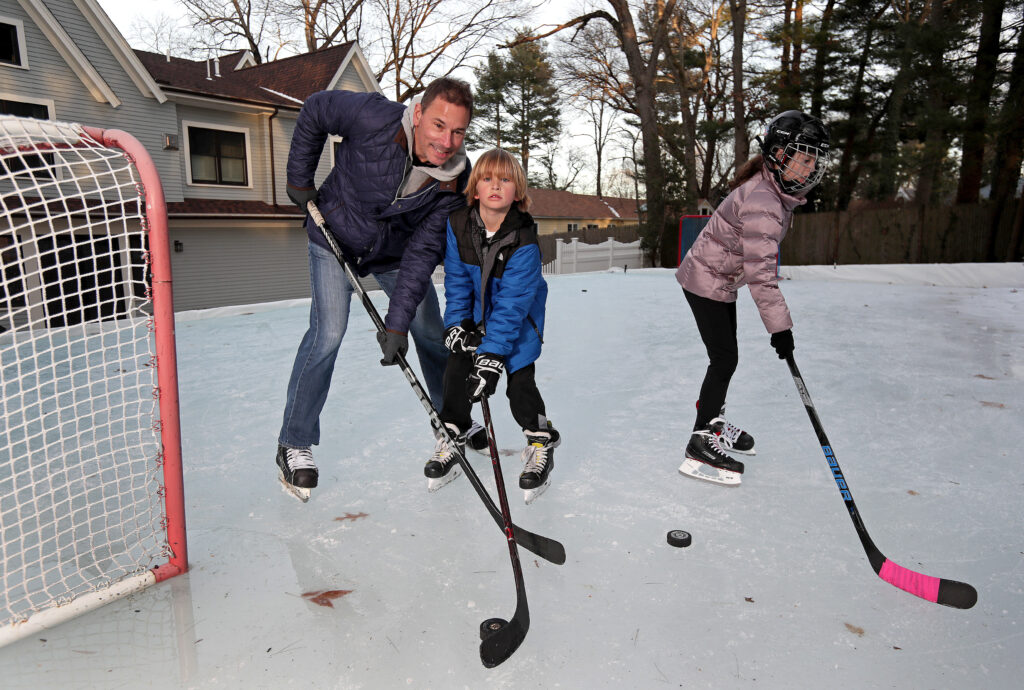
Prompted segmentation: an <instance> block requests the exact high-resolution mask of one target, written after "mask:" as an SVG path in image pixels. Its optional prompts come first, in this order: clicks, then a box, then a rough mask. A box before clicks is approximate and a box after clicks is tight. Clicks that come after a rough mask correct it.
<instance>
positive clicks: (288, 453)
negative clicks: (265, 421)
mask: <svg viewBox="0 0 1024 690" xmlns="http://www.w3.org/2000/svg"><path fill="white" fill-rule="evenodd" d="M277 468H278V470H279V472H278V475H279V478H280V480H281V486H283V487H284V490H285V491H287V492H288V493H289V494H291V495H292V496H294V497H295V498H297V499H299V500H300V501H302V502H303V503H305V502H307V501H308V500H309V496H310V489H315V488H316V485H317V482H318V481H319V478H320V473H319V472H318V471H317V469H316V463H314V462H313V451H311V450H310V449H309V448H286V447H285V446H281V445H279V446H278V447H277Z"/></svg>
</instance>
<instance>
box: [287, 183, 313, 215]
mask: <svg viewBox="0 0 1024 690" xmlns="http://www.w3.org/2000/svg"><path fill="white" fill-rule="evenodd" d="M287 190H288V198H289V199H291V200H292V203H293V204H295V205H296V206H298V207H299V208H300V209H302V212H303V213H305V212H306V205H307V204H308V203H309V202H310V201H312V202H314V203H316V200H317V197H318V196H319V192H317V191H316V187H310V188H308V189H299V188H298V187H293V186H291V184H289V185H288V186H287Z"/></svg>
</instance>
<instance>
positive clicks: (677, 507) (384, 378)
mask: <svg viewBox="0 0 1024 690" xmlns="http://www.w3.org/2000/svg"><path fill="white" fill-rule="evenodd" d="M939 268H940V269H941V267H939ZM997 268H998V269H999V271H1001V272H1002V275H1003V277H1001V278H1000V277H999V276H997V275H996V271H994V270H993V271H992V272H991V273H990V272H989V269H988V268H986V267H984V266H978V265H966V266H959V267H957V269H958V270H959V272H958V271H955V270H946V271H942V270H936V267H927V266H924V267H903V268H902V269H898V270H897V269H892V268H887V270H886V272H883V271H881V270H876V271H873V270H872V268H871V267H858V270H857V271H855V272H852V271H851V272H847V271H845V270H838V271H835V270H831V269H820V270H818V271H814V272H810V271H808V272H799V271H796V272H793V273H790V274H789V275H795V276H796V278H795V279H793V280H784V281H783V283H782V286H781V287H782V291H783V294H784V295H785V297H786V300H787V302H788V304H789V308H790V310H791V312H792V314H793V319H794V322H795V326H794V329H793V332H794V336H795V343H796V351H795V353H794V354H795V358H796V361H797V363H798V365H799V366H800V368H801V371H802V373H803V377H804V381H805V383H806V386H807V389H808V391H809V393H810V396H811V398H812V399H813V401H814V404H815V406H816V408H817V411H818V415H819V417H820V418H821V421H822V424H823V426H824V428H825V430H826V433H827V435H828V437H829V440H830V442H831V445H832V449H833V452H834V454H835V457H836V458H837V460H838V462H839V464H840V466H841V468H842V470H843V472H844V475H845V478H846V480H847V482H848V485H849V488H850V490H851V491H852V494H853V496H854V498H855V500H856V503H857V507H858V508H859V510H860V513H861V515H862V518H863V520H864V523H865V526H866V528H867V530H868V531H869V533H870V535H871V537H872V539H873V540H874V542H875V543H876V544H877V545H878V547H879V548H880V549H881V551H882V552H883V553H884V554H885V555H886V556H887V557H889V558H890V559H892V560H894V561H895V562H897V563H899V564H900V565H903V566H904V567H907V568H910V569H913V570H915V571H919V572H922V573H924V574H926V575H931V576H935V577H942V578H948V579H954V580H960V581H963V582H967V583H970V584H971V585H973V586H974V587H975V588H976V589H977V590H978V593H979V599H978V603H977V605H976V606H974V607H973V608H971V609H969V610H959V609H953V608H947V607H943V606H939V605H936V604H933V603H931V602H928V601H925V600H923V599H920V598H917V597H915V596H912V595H910V594H907V593H906V592H903V591H902V590H899V589H897V588H895V587H893V586H891V585H890V584H888V583H886V582H884V581H883V580H881V579H880V578H879V577H877V576H876V575H875V573H874V572H873V570H872V569H871V567H870V565H869V564H868V561H867V558H866V557H865V555H864V551H863V549H862V547H861V544H860V542H859V540H858V539H857V535H856V532H855V530H854V528H853V526H852V525H851V522H850V518H849V515H848V514H847V511H846V508H845V507H844V503H843V500H842V499H841V497H840V495H839V492H838V490H837V487H836V484H835V482H834V480H833V477H832V472H831V470H830V469H829V466H828V464H827V463H826V460H825V457H824V455H823V453H822V449H821V448H820V447H819V445H818V443H817V440H816V438H815V435H814V431H813V429H812V427H811V425H810V422H809V420H808V418H807V415H806V413H805V410H804V407H803V404H802V402H801V399H800V397H799V395H798V394H797V390H796V387H795V386H794V382H793V380H792V378H791V377H790V375H789V371H788V369H787V368H786V366H785V365H784V364H783V363H782V362H780V361H779V360H778V359H777V358H776V357H775V354H774V352H773V351H772V349H771V347H770V345H769V342H768V335H767V333H765V331H764V327H763V325H762V324H761V321H760V318H759V317H758V314H757V312H756V309H755V308H754V306H753V303H752V301H751V299H750V297H749V294H748V293H747V291H745V290H744V291H741V295H740V300H739V303H738V308H737V315H738V333H739V345H740V364H739V368H738V370H737V372H736V375H735V377H734V379H733V383H732V386H731V388H730V394H729V402H728V409H727V412H728V417H729V419H730V420H731V421H733V422H735V423H736V424H738V425H739V426H741V427H742V428H744V429H746V430H747V431H749V432H750V433H751V434H752V435H753V436H754V438H755V440H756V450H757V454H756V455H754V456H746V457H743V458H741V459H742V460H743V461H744V462H745V464H746V468H747V469H746V472H745V473H744V476H743V483H742V485H741V486H739V487H735V488H730V487H723V486H718V485H714V484H710V483H708V482H702V481H699V480H695V479H692V478H690V477H685V476H682V475H680V474H679V473H678V471H677V467H678V465H679V463H680V462H681V461H682V455H683V449H684V447H685V444H686V440H687V438H688V436H689V432H690V429H691V427H692V422H693V416H694V410H693V404H694V399H695V397H696V395H697V391H698V388H699V385H700V380H701V377H702V376H703V372H704V366H705V359H704V357H705V355H704V352H703V347H702V345H701V343H700V339H699V336H698V334H697V332H696V328H695V326H694V323H693V319H692V316H691V315H690V313H689V310H688V308H687V306H686V303H685V301H684V300H683V298H682V295H681V293H680V290H679V287H678V285H677V284H676V282H675V280H674V277H673V274H672V271H671V270H667V269H644V270H629V271H628V272H622V271H620V270H615V271H611V272H605V273H589V274H577V275H564V276H550V277H548V279H547V280H548V284H549V289H550V291H549V296H548V302H547V319H546V332H545V346H544V351H543V353H542V355H541V358H540V360H539V361H538V363H537V367H538V369H537V380H538V385H539V387H540V390H541V392H542V394H543V395H544V398H545V402H546V404H547V410H548V416H549V417H550V419H551V420H552V422H553V423H554V425H555V426H556V427H557V428H558V429H559V431H560V432H561V435H562V439H563V441H562V445H561V446H560V447H559V448H558V449H557V450H556V452H555V468H554V472H553V475H552V477H553V479H552V486H551V488H550V489H548V491H547V492H546V493H545V494H544V495H543V496H541V497H540V498H539V499H538V500H537V501H535V502H534V503H532V504H531V505H528V506H527V505H524V504H523V500H522V496H521V493H520V492H519V491H518V489H517V488H515V478H516V476H517V474H518V472H519V470H520V467H519V460H518V458H519V451H520V449H521V448H522V446H523V444H524V440H523V437H522V434H521V432H520V430H519V429H518V428H517V426H516V425H515V423H514V421H513V420H512V418H511V415H510V413H509V411H508V406H507V402H506V401H505V399H504V396H502V395H498V396H496V397H495V399H494V400H493V401H492V406H491V407H492V412H493V414H494V424H495V434H496V441H497V445H498V448H499V449H500V451H501V454H500V456H499V460H500V463H501V466H502V469H503V475H504V479H505V483H506V486H508V487H509V498H510V504H511V513H512V518H513V520H514V521H515V522H516V523H517V524H518V525H520V526H522V527H524V528H526V529H529V530H531V531H533V532H535V533H538V534H542V535H545V536H548V537H551V538H553V539H557V540H559V541H560V542H561V543H562V544H563V545H564V546H565V550H566V553H567V561H566V563H565V564H564V565H562V566H557V565H553V564H551V563H548V562H546V561H544V560H542V559H540V558H537V557H535V556H534V555H533V554H531V553H529V552H527V551H525V550H520V555H521V560H522V563H523V570H524V578H525V584H526V593H527V598H528V602H529V607H530V618H531V623H530V629H529V632H528V634H527V636H526V639H525V641H524V642H523V645H522V646H521V647H520V649H519V650H518V651H517V652H516V653H515V655H514V656H513V657H512V658H511V659H509V660H508V661H506V662H505V663H504V664H502V665H501V666H498V667H497V668H495V669H490V670H488V669H485V668H484V667H483V666H482V665H481V663H480V660H479V654H478V647H479V635H478V626H479V624H480V623H481V622H482V621H483V620H485V619H487V618H492V617H501V618H509V617H510V616H511V615H512V613H513V610H514V607H515V601H516V596H515V588H514V583H513V576H512V569H511V565H510V562H509V553H508V548H507V546H506V540H505V538H504V536H503V534H502V533H501V532H500V531H499V529H498V528H497V527H496V526H495V525H494V524H493V522H491V521H490V519H489V517H488V515H487V513H486V511H485V509H484V507H483V506H482V505H481V504H480V501H479V499H478V497H477V495H476V494H475V493H474V492H473V491H472V490H471V488H470V486H469V484H468V482H467V480H466V479H465V478H461V479H459V480H457V481H455V482H453V483H451V484H449V485H448V486H447V487H445V488H443V489H442V490H441V491H439V492H437V493H434V494H430V493H428V492H427V491H426V480H425V478H424V477H423V475H422V466H423V463H424V462H425V461H426V459H427V457H428V456H429V455H430V452H431V450H432V447H433V442H432V438H431V436H430V431H429V428H428V424H427V421H426V415H425V414H424V411H423V410H422V408H421V407H420V404H419V402H418V401H417V399H416V398H415V396H414V395H413V392H412V390H411V389H410V387H409V385H408V383H407V382H406V381H405V379H404V377H403V376H402V375H401V373H400V372H399V371H397V370H395V369H393V368H388V369H384V368H382V367H380V366H379V364H378V363H377V360H378V359H379V358H380V353H379V348H378V346H377V344H376V342H375V339H374V337H373V332H372V331H373V329H372V324H371V322H370V321H369V319H368V318H367V317H366V315H365V313H363V312H362V308H361V305H359V304H358V303H355V304H353V305H352V310H353V311H352V313H353V316H352V319H351V320H350V324H349V331H348V334H347V335H346V338H345V341H344V344H343V345H342V351H341V360H340V361H339V365H338V367H337V369H336V370H335V374H334V381H333V387H332V390H331V394H330V397H329V398H328V401H327V406H326V408H325V410H324V415H323V417H322V420H321V421H322V427H323V438H322V441H321V443H320V445H318V446H317V447H316V448H315V449H314V453H315V457H316V460H317V463H318V465H319V466H320V478H321V481H320V486H319V487H318V488H317V489H315V490H314V494H313V497H312V499H311V500H310V501H309V503H306V504H302V503H299V502H298V501H296V500H295V499H294V498H291V497H290V496H288V495H286V494H285V493H284V491H282V490H281V488H280V486H279V484H278V481H277V478H276V468H275V466H274V460H273V458H274V451H275V443H276V436H277V429H278V427H279V425H280V419H281V417H280V416H281V412H282V408H283V404H284V391H285V386H286V382H287V377H288V372H289V370H290V367H291V362H292V358H293V357H294V354H295V350H296V347H297V345H298V342H299V339H300V338H301V336H302V333H303V330H304V328H305V324H306V321H307V316H308V315H307V311H308V302H307V301H304V300H299V301H296V302H291V303H275V304H266V305H246V306H244V307H238V308H231V309H223V310H217V311H208V312H184V313H179V314H178V315H177V328H176V333H177V351H178V361H179V376H180V380H179V393H180V405H181V415H182V441H183V460H184V464H185V497H186V509H187V513H188V517H187V521H188V538H189V562H190V571H189V572H188V573H187V574H185V575H181V576H178V577H176V578H173V579H172V580H170V581H168V582H166V583H162V584H160V585H157V586H155V587H151V588H150V589H147V590H145V591H144V592H142V593H140V594H137V595H133V596H132V597H130V598H128V599H124V600H120V601H117V602H114V603H112V604H110V605H108V606H106V607H105V608H103V609H100V610H99V611H96V612H93V613H90V614H87V615H85V616H83V617H81V618H78V619H75V620H73V621H71V622H68V623H65V624H62V625H60V626H58V627H55V628H53V629H51V630H48V631H46V633H45V634H42V635H38V636H34V637H32V638H30V639H26V640H22V641H20V642H18V643H15V644H13V645H10V646H8V647H5V648H2V649H0V677H2V678H3V679H4V683H3V685H4V688H5V690H7V689H10V690H23V689H24V690H40V689H42V688H58V687H59V688H62V689H66V688H86V687H89V688H92V687H103V688H121V687H125V688H127V687H131V688H137V687H148V688H156V689H158V690H162V689H164V688H168V689H177V688H203V689H206V688H239V687H252V688H274V689H275V690H276V689H278V688H291V687H294V688H318V689H319V688H344V689H348V688H383V687H389V688H394V687H409V688H480V687H491V688H523V687H537V688H570V689H571V688H581V689H582V688H586V689H587V690H592V689H594V688H624V687H636V688H661V687H685V688H752V689H753V688H757V689H759V690H765V689H769V690H771V689H774V688H786V689H789V688H811V687H830V688H865V687H872V688H877V687H921V688H964V687H987V688H1009V687H1016V686H1017V685H1018V684H1019V679H1020V676H1021V674H1022V672H1024V659H1022V657H1021V654H1020V650H1021V649H1022V643H1024V607H1022V606H1021V603H1022V596H1024V567H1022V558H1024V512H1022V511H1021V510H1020V494H1021V489H1022V485H1024V480H1022V479H1021V477H1020V476H1019V473H1018V472H1016V466H1017V464H1018V463H1017V462H1016V460H1015V459H1016V458H1017V457H1018V456H1019V452H1020V448H1021V447H1024V425H1021V424H1020V419H1021V417H1022V411H1024V385H1022V384H1024V266H1022V265H1021V264H1005V265H1000V266H998V267H997ZM922 272H924V274H923V275H922ZM964 274H967V275H968V277H969V278H970V282H969V283H966V284H985V285H988V286H989V287H987V288H980V287H956V286H955V285H958V284H959V285H963V284H965V281H961V280H959V279H958V276H962V275H964ZM372 298H373V301H374V303H375V304H376V305H377V308H378V309H380V310H383V309H386V299H385V298H384V297H383V295H382V294H381V293H379V292H378V293H373V295H372ZM499 390H502V388H499ZM471 461H472V463H473V465H474V467H475V468H476V471H477V472H478V474H479V475H480V477H481V479H482V481H483V483H484V485H485V486H486V487H488V489H489V490H490V491H492V492H493V490H494V480H493V473H492V469H491V462H490V460H489V459H488V458H486V457H483V456H480V455H476V454H473V455H472V456H471ZM676 529H681V530H686V531H688V532H690V533H691V535H692V544H691V546H689V547H686V548H675V547H672V546H670V545H669V544H668V543H667V541H666V535H667V533H668V532H669V531H670V530H676ZM323 592H332V593H334V594H332V596H331V597H321V596H320V595H319V593H323ZM341 592H344V594H341ZM332 597H333V598H332Z"/></svg>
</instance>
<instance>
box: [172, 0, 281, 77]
mask: <svg viewBox="0 0 1024 690" xmlns="http://www.w3.org/2000/svg"><path fill="white" fill-rule="evenodd" d="M182 3H183V4H184V5H185V9H186V11H187V12H188V15H189V17H190V18H191V19H192V20H193V24H194V25H195V26H202V27H206V28H207V29H208V32H209V33H206V32H202V33H200V34H199V36H198V39H199V42H200V43H201V44H203V45H202V47H205V48H208V49H224V48H226V47H231V48H234V49H237V47H238V42H239V41H241V42H242V44H243V45H244V47H245V48H247V49H248V50H249V51H250V52H251V53H252V55H253V58H254V59H255V60H256V62H263V60H264V55H263V54H262V51H261V49H262V47H263V46H264V45H267V47H268V50H269V44H267V43H266V42H267V41H268V39H270V37H272V36H277V35H279V34H278V33H277V31H276V29H277V15H276V8H275V0H182ZM281 47H282V46H280V45H278V46H277V48H278V51H280V49H281Z"/></svg>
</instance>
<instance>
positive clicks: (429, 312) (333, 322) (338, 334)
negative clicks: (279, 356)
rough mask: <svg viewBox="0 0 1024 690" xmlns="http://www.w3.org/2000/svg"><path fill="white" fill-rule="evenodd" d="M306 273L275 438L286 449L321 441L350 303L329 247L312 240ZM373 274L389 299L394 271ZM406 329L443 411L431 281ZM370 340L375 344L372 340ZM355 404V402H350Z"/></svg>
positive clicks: (440, 332) (440, 347) (444, 355)
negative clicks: (302, 326)
mask: <svg viewBox="0 0 1024 690" xmlns="http://www.w3.org/2000/svg"><path fill="white" fill-rule="evenodd" d="M309 277H310V282H311V284H312V288H313V299H312V302H311V303H310V306H309V330H307V331H306V334H305V335H304V336H303V337H302V343H301V344H300V345H299V351H298V353H297V354H296V355H295V364H294V365H293V366H292V375H291V379H290V380H289V381H288V401H287V403H286V404H285V408H284V423H283V424H282V426H281V435H280V436H279V437H278V442H279V443H280V444H281V445H283V446H287V447H289V448H306V447H309V446H314V445H317V444H318V443H320V412H321V410H323V408H324V403H325V402H326V401H327V391H328V390H329V389H330V387H331V375H332V374H333V373H334V362H335V360H336V359H337V357H338V348H339V347H340V346H341V339H342V338H343V337H344V335H345V329H346V328H347V327H348V314H349V306H350V304H351V302H352V293H353V289H352V285H351V284H350V283H349V282H348V278H346V277H345V269H343V268H342V267H341V264H340V263H338V259H337V258H335V256H334V254H333V253H332V252H331V251H330V250H329V249H324V248H323V247H321V246H319V245H317V244H313V243H312V242H311V243H310V244H309ZM374 277H375V278H376V279H377V282H378V283H380V286H381V288H383V289H384V292H385V293H386V294H387V295H388V296H389V297H390V296H391V292H392V291H393V290H394V288H395V282H396V280H397V279H398V270H397V269H396V270H394V271H387V272H385V273H376V274H374ZM409 333H410V335H412V339H413V341H414V342H415V343H416V347H415V349H416V354H417V356H418V357H419V360H420V370H421V371H422V375H423V380H424V383H425V385H426V389H427V392H428V393H429V394H430V399H431V401H432V402H433V403H434V407H436V408H437V409H441V404H442V390H443V385H444V383H443V381H444V368H445V364H446V362H447V361H448V350H447V348H445V346H444V324H443V323H442V321H441V310H440V307H439V306H438V303H437V291H436V290H435V289H434V286H433V284H431V285H430V287H429V288H428V289H427V294H426V296H424V298H423V301H422V302H420V305H419V307H418V308H417V309H416V315H415V316H414V317H413V320H412V323H410V324H409ZM373 344H374V347H376V346H377V342H376V338H374V341H373ZM382 368H383V367H382ZM380 375H381V376H394V377H396V379H397V378H398V377H399V376H400V372H399V371H397V367H395V369H394V370H390V371H381V372H380ZM410 394H411V393H410ZM353 404H358V402H357V401H353Z"/></svg>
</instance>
